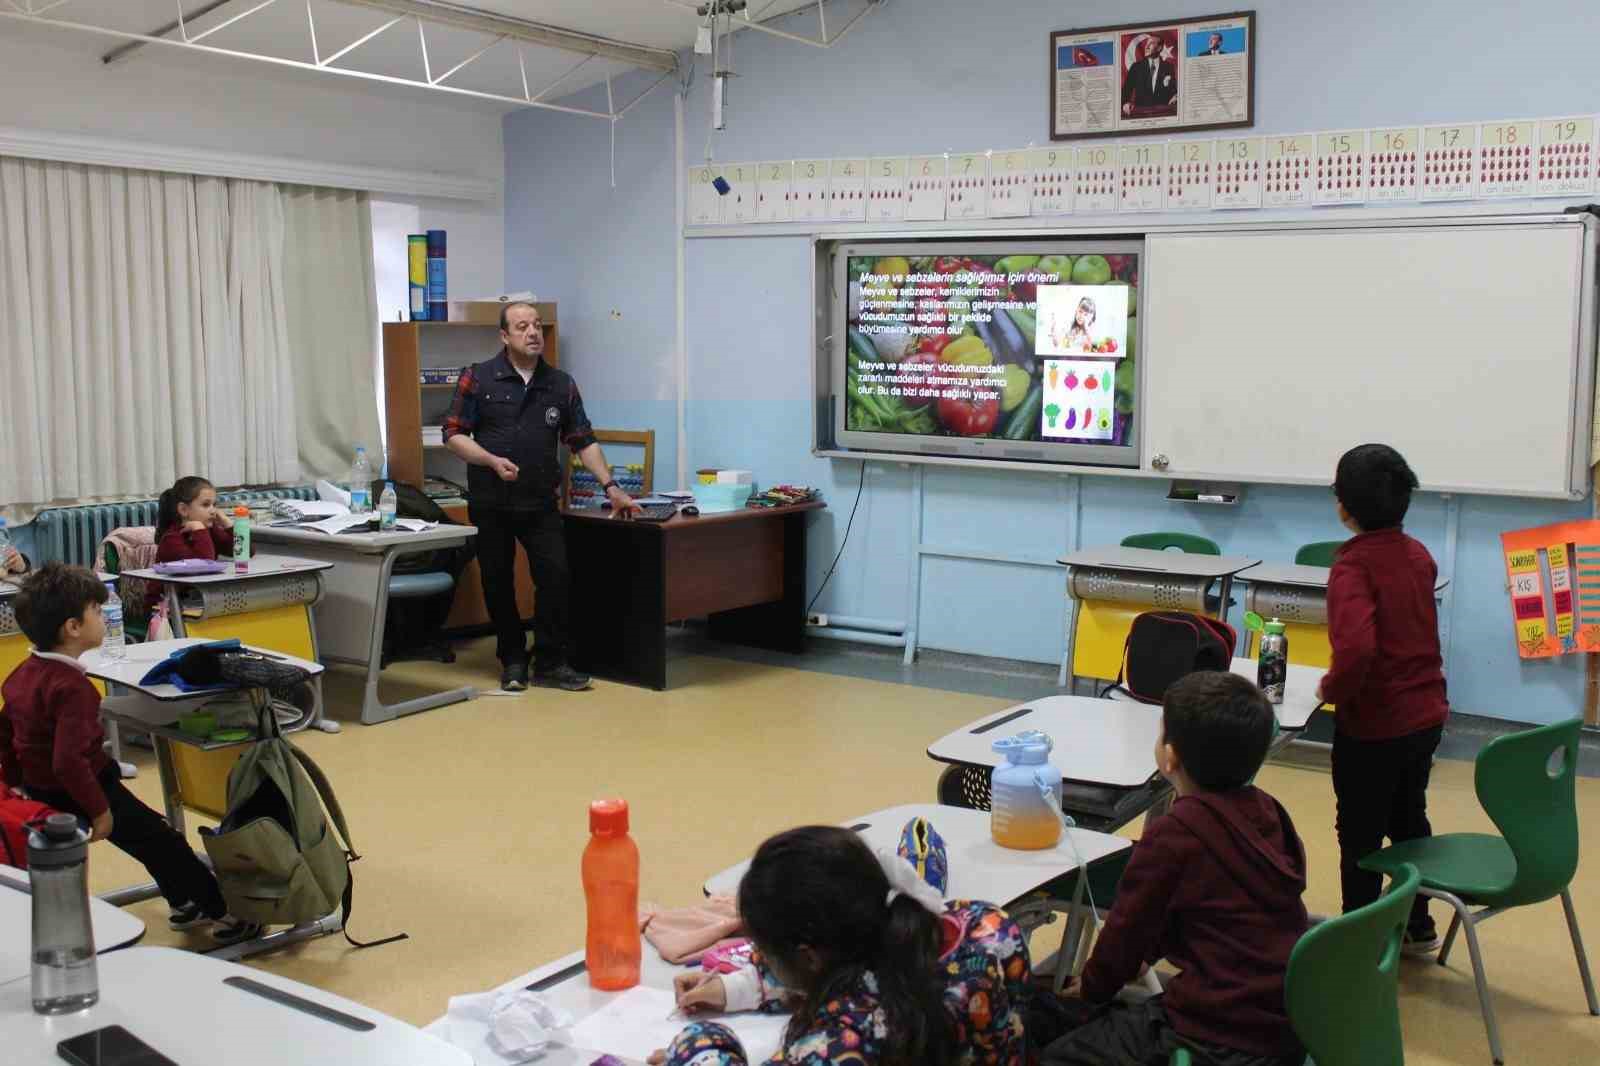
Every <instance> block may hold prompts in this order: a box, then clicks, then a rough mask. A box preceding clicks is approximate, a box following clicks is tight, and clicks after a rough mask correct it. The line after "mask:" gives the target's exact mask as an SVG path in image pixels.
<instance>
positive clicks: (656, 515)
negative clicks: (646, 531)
mask: <svg viewBox="0 0 1600 1066" xmlns="http://www.w3.org/2000/svg"><path fill="white" fill-rule="evenodd" d="M640 506H641V507H642V508H643V511H642V513H641V514H640V515H639V518H640V520H642V521H645V522H667V521H670V520H671V519H672V517H673V516H674V515H676V514H677V513H678V505H677V504H675V503H646V504H641V505H640Z"/></svg>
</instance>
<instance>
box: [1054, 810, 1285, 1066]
mask: <svg viewBox="0 0 1600 1066" xmlns="http://www.w3.org/2000/svg"><path fill="white" fill-rule="evenodd" d="M1305 887H1306V853H1305V848H1304V847H1303V846H1301V843H1300V837H1299V836H1298V835H1296V833H1295V831H1294V823H1293V822H1291V821H1290V820H1289V812H1288V811H1286V810H1284V809H1283V807H1282V805H1280V804H1279V803H1278V801H1277V800H1275V799H1273V798H1272V797H1271V796H1269V795H1267V794H1266V793H1265V792H1262V791H1261V790H1260V789H1258V788H1255V787H1254V786H1250V787H1246V788H1241V789H1237V790H1235V791H1232V792H1201V793H1196V794H1194V795H1190V796H1184V797H1182V798H1181V799H1179V800H1178V801H1177V802H1175V803H1174V804H1173V805H1172V810H1171V811H1170V812H1168V813H1167V814H1166V815H1165V816H1163V817H1160V818H1157V819H1156V820H1155V821H1154V822H1151V823H1148V824H1147V825H1146V827H1145V830H1144V836H1143V837H1142V838H1140V840H1139V842H1138V843H1137V844H1135V845H1134V847H1133V858H1132V859H1130V860H1129V862H1128V868H1127V869H1126V870H1125V871H1124V872H1123V874H1122V880H1121V882H1120V883H1119V884H1118V885H1117V901H1116V903H1115V904H1114V905H1113V906H1112V908H1111V914H1110V915H1109V916H1108V917H1107V919H1106V925H1105V929H1104V930H1102V931H1101V933H1100V939H1099V942H1098V943H1097V944H1096V945H1095V949H1094V954H1093V955H1092V956H1090V958H1089V963H1088V965H1087V966H1085V967H1084V970H1083V997H1084V999H1085V1000H1087V1001H1089V1002H1090V1003H1107V1002H1109V1001H1110V1000H1111V998H1112V997H1113V996H1115V995H1116V994H1117V991H1118V990H1119V989H1120V988H1122V986H1123V985H1125V984H1127V983H1128V982H1130V981H1132V980H1133V979H1134V978H1135V977H1137V976H1138V974H1139V967H1140V966H1142V965H1144V964H1145V963H1154V962H1156V961H1157V960H1158V959H1166V960H1167V961H1168V962H1170V963H1171V964H1172V965H1173V966H1175V967H1177V968H1178V970H1179V973H1178V976H1176V977H1174V978H1173V979H1172V981H1171V982H1170V983H1169V984H1168V985H1167V989H1166V995H1165V998H1164V1002H1165V1004H1166V1008H1167V1017H1168V1019H1169V1020H1170V1021H1171V1022H1172V1027H1173V1028H1174V1029H1176V1030H1177V1031H1178V1033H1179V1035H1180V1036H1184V1037H1188V1038H1189V1039H1191V1040H1199V1041H1203V1042H1205V1043H1208V1044H1220V1045H1221V1046H1223V1047H1227V1048H1234V1049H1237V1050H1239V1051H1244V1052H1248V1053H1250V1054H1253V1055H1263V1056H1286V1057H1290V1056H1295V1055H1300V1054H1303V1053H1304V1052H1303V1051H1302V1049H1301V1047H1300V1042H1299V1040H1298V1039H1297V1038H1296V1037H1295V1035H1294V1030H1293V1029H1292V1028H1290V1025H1289V1015H1288V1012H1287V1011H1286V1010H1285V1008H1284V1004H1283V977H1284V973H1285V971H1286V970H1287V969H1288V966H1289V952H1290V951H1292V950H1293V949H1294V945H1295V942H1296V941H1297V940H1299V939H1300V935H1301V934H1302V933H1304V932H1305V930H1306V908H1305V904H1304V903H1303V902H1301V899H1300V895H1301V893H1302V892H1304V891H1305Z"/></svg>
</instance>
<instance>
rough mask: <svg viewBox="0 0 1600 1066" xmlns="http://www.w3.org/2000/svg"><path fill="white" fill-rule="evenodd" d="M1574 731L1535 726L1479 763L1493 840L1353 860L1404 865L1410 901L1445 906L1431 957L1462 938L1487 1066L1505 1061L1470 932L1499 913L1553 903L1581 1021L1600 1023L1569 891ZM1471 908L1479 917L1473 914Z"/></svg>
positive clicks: (1458, 837) (1462, 839) (1381, 868)
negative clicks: (1415, 876)
mask: <svg viewBox="0 0 1600 1066" xmlns="http://www.w3.org/2000/svg"><path fill="white" fill-rule="evenodd" d="M1582 726H1583V722H1582V720H1581V719H1578V718H1572V719H1569V720H1567V721H1565V722H1557V723H1555V724H1553V725H1546V726H1540V727H1538V728H1536V729H1529V730H1525V731H1523V732H1521V733H1514V734H1512V735H1510V736H1505V737H1500V738H1498V739H1496V740H1494V741H1491V742H1490V743H1489V744H1488V745H1487V746H1486V747H1485V748H1484V749H1483V751H1481V752H1479V753H1478V761H1477V766H1476V770H1475V772H1474V775H1473V785H1474V788H1475V789H1476V791H1477V793H1478V802H1479V803H1480V804H1481V805H1482V806H1483V809H1484V811H1485V813H1487V814H1488V815H1489V817H1490V818H1491V819H1492V820H1493V821H1494V824H1495V827H1496V828H1497V829H1499V830H1500V836H1491V835H1488V834H1484V833H1446V834H1444V835H1443V836H1436V837H1429V838H1427V839H1424V840H1410V841H1407V842H1405V843H1403V844H1396V845H1394V846H1393V847H1389V848H1384V849H1383V850H1382V851H1377V852H1374V853H1372V854H1371V855H1368V856H1367V857H1366V858H1365V859H1362V860H1361V867H1362V869H1365V870H1373V871H1376V872H1378V873H1385V874H1388V875H1389V876H1390V877H1394V876H1396V874H1395V871H1396V870H1398V869H1399V868H1400V867H1401V866H1402V865H1404V864H1407V863H1410V864H1413V865H1415V866H1416V867H1417V869H1418V870H1420V871H1421V874H1422V887H1421V889H1420V890H1419V891H1421V893H1422V894H1423V895H1424V896H1428V897H1430V898H1432V899H1441V900H1444V901H1445V902H1446V903H1448V904H1450V906H1451V907H1453V908H1454V909H1455V917H1454V918H1453V919H1452V920H1451V922H1450V931H1449V932H1448V933H1446V934H1445V938H1444V946H1443V947H1442V948H1441V949H1440V951H1439V965H1440V966H1443V965H1444V964H1445V961H1446V960H1447V959H1448V958H1449V956H1450V948H1451V946H1452V945H1453V944H1454V943H1455V939H1456V933H1457V932H1459V931H1460V930H1461V929H1462V928H1465V929H1466V931H1467V950H1468V951H1470V952H1471V954H1472V977H1473V980H1474V981H1476V982H1477V986H1478V1003H1479V1005H1480V1006H1481V1007H1482V1009H1483V1024H1484V1027H1485V1028H1486V1029H1488V1031H1489V1050H1490V1052H1491V1053H1493V1055H1494V1061H1495V1064H1496V1066H1501V1064H1502V1063H1504V1062H1505V1055H1504V1054H1503V1053H1502V1052H1501V1049H1500V1030H1499V1026H1498V1025H1497V1024H1496V1022H1495V1017H1494V1007H1493V1005H1492V1004H1491V1003H1490V1002H1489V984H1488V981H1487V980H1486V979H1485V977H1484V972H1483V956H1482V954H1481V953H1480V951H1479V949H1478V930H1477V927H1478V925H1479V923H1481V922H1485V921H1487V920H1488V919H1490V918H1493V917H1494V916H1495V915H1497V914H1499V913H1501V912H1502V911H1507V910H1510V909H1511V908H1512V907H1525V906H1528V905H1529V904H1533V903H1543V902H1544V901H1545V900H1548V899H1551V898H1553V897H1555V896H1560V897H1561V906H1562V907H1563V908H1564V909H1565V910H1566V914H1567V931H1568V932H1569V933H1570V934H1571V936H1572V950H1573V954H1575V955H1576V956H1577V959H1578V973H1579V975H1580V976H1581V977H1582V978H1583V991H1584V994H1585V995H1586V996H1587V997H1588V999H1589V1013H1590V1014H1596V1015H1600V1002H1597V1001H1596V999H1595V991H1594V979H1593V978H1592V977H1591V976H1590V974H1589V959H1588V956H1587V955H1585V954H1584V950H1583V938H1582V936H1581V935H1579V933H1578V916H1577V914H1576V913H1574V911H1573V909H1572V895H1571V891H1570V886H1571V884H1572V877H1573V875H1574V874H1575V873H1576V872H1577V870H1578V810H1577V801H1576V797H1575V793H1574V788H1575V785H1574V778H1575V776H1576V773H1577V768H1578V735H1579V730H1580V729H1581V728H1582ZM1472 906H1477V907H1479V908H1481V909H1479V910H1477V911H1472V910H1470V909H1469V908H1470V907H1472Z"/></svg>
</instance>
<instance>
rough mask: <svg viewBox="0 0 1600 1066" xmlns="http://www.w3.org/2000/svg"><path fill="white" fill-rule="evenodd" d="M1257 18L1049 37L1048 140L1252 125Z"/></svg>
mask: <svg viewBox="0 0 1600 1066" xmlns="http://www.w3.org/2000/svg"><path fill="white" fill-rule="evenodd" d="M1255 18H1256V16H1255V12H1254V11H1241V12H1236V13H1234V14H1230V15H1213V16H1210V17H1207V18H1203V19H1190V20H1183V21H1172V22H1150V23H1135V24H1129V25H1123V26H1100V27H1095V28H1092V29H1081V30H1060V31H1058V32H1056V33H1052V34H1051V35H1050V89H1049V92H1050V137H1051V139H1052V140H1057V141H1065V140H1071V139H1072V138H1075V137H1094V136H1105V135H1108V134H1118V133H1148V132H1150V131H1152V130H1216V129H1227V128H1229V127H1234V126H1250V125H1254V124H1255V36H1256V35H1255V26H1256V22H1255Z"/></svg>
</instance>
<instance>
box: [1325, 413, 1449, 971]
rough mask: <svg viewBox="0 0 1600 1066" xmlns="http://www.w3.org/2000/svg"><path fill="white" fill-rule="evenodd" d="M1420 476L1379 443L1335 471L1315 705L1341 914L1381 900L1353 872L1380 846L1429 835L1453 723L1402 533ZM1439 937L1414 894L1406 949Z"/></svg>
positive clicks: (1425, 560)
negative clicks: (1329, 779)
mask: <svg viewBox="0 0 1600 1066" xmlns="http://www.w3.org/2000/svg"><path fill="white" fill-rule="evenodd" d="M1416 487H1417V476H1416V475H1415V474H1413V473H1412V472H1411V468H1410V467H1409V466H1407V465H1406V461H1405V460H1404V459H1403V458H1401V456H1400V453H1399V452H1397V451H1395V450H1394V449H1393V448H1391V447H1389V446H1388V445H1386V444H1363V445H1361V446H1360V447H1359V448H1352V449H1351V450H1350V451H1348V452H1346V453H1345V454H1344V456H1343V457H1342V458H1341V459H1340V460H1339V468H1338V472H1337V473H1336V474H1335V476H1334V484H1333V491H1334V494H1335V495H1336V496H1337V497H1338V500H1339V503H1338V507H1339V520H1340V521H1341V522H1343V523H1344V524H1345V527H1346V528H1348V529H1349V530H1350V531H1351V532H1352V533H1354V534H1355V536H1354V537H1352V538H1350V540H1348V541H1346V542H1345V544H1344V547H1342V548H1340V549H1339V554H1338V555H1337V556H1336V557H1335V559H1334V563H1333V571H1332V572H1331V573H1330V574H1329V575H1328V643H1329V644H1331V645H1332V646H1333V665H1332V667H1331V668H1330V669H1329V670H1328V673H1327V675H1326V676H1324V677H1323V679H1322V685H1321V687H1320V688H1319V689H1318V692H1317V695H1318V698H1320V699H1323V700H1326V701H1327V702H1328V703H1331V704H1333V706H1334V708H1335V711H1334V734H1333V794H1334V798H1335V801H1336V805H1337V819H1338V820H1337V826H1338V833H1339V876H1340V882H1341V885H1342V887H1343V889H1344V909H1345V911H1346V912H1349V911H1353V910H1355V909H1356V908H1357V907H1364V906H1366V905H1367V904H1369V903H1371V902H1373V901H1374V900H1376V899H1377V898H1378V895H1379V893H1380V892H1381V890H1382V888H1383V878H1382V877H1381V876H1380V875H1378V874H1375V873H1368V872H1367V871H1365V870H1363V869H1361V867H1360V866H1359V865H1358V864H1359V863H1360V862H1361V860H1362V859H1363V858H1365V857H1366V856H1368V855H1370V854H1372V853H1373V852H1374V851H1377V850H1378V849H1379V848H1381V847H1383V839H1384V837H1388V838H1389V839H1390V840H1392V841H1394V842H1395V843H1396V844H1398V843H1400V842H1401V841H1403V840H1416V839H1417V838H1419V837H1426V836H1431V835H1432V833H1433V830H1432V828H1431V827H1430V826H1429V825H1428V775H1429V773H1430V772H1431V771H1432V769H1433V753H1434V750H1435V749H1436V748H1438V747H1439V738H1440V736H1441V735H1443V732H1444V720H1445V717H1446V716H1447V715H1448V714H1449V712H1450V705H1449V702H1448V701H1447V700H1446V698H1445V686H1444V661H1443V659H1442V657H1441V656H1440V653H1439V614H1438V608H1437V606H1436V604H1435V602H1434V598H1433V586H1434V580H1435V578H1437V576H1438V573H1439V571H1438V568H1437V567H1436V566H1435V565H1434V562H1433V557H1432V556H1430V555H1429V554H1428V549H1427V548H1424V547H1423V546H1422V544H1421V543H1420V542H1418V541H1416V540H1414V539H1412V538H1411V537H1408V536H1406V534H1405V533H1404V532H1403V531H1402V530H1401V527H1400V524H1401V523H1402V522H1403V521H1404V520H1405V517H1406V510H1407V509H1408V508H1409V507H1410V506H1411V491H1412V490H1413V489H1415V488H1416ZM1438 948H1439V934H1438V931H1437V930H1436V929H1435V928H1434V925H1433V919H1432V918H1431V917H1429V915H1428V901H1427V900H1426V899H1424V898H1423V897H1422V896H1421V895H1418V896H1417V901H1416V903H1415V904H1414V905H1413V906H1412V908H1411V920H1410V922H1409V923H1408V924H1407V927H1406V935H1405V941H1404V946H1403V950H1404V951H1405V953H1406V954H1408V955H1430V954H1432V953H1433V952H1435V951H1437V950H1438Z"/></svg>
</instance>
